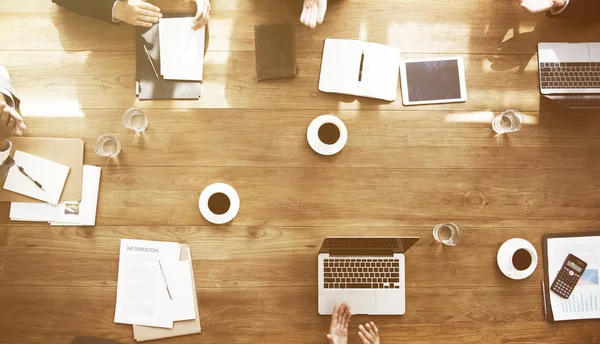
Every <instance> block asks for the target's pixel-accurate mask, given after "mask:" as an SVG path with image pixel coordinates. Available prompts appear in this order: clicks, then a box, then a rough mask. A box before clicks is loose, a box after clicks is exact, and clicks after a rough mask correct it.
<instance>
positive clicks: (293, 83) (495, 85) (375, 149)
mask: <svg viewBox="0 0 600 344" xmlns="http://www.w3.org/2000/svg"><path fill="white" fill-rule="evenodd" d="M157 4H158V5H159V6H161V7H162V8H163V11H165V12H169V11H170V12H181V11H186V10H192V11H193V10H194V8H195V7H194V5H189V6H188V5H184V4H183V1H179V0H170V1H167V0H163V1H161V2H157ZM299 10H300V5H299V4H298V3H295V2H291V1H283V0H237V1H229V0H215V1H214V2H213V3H212V12H211V18H212V21H211V23H210V28H209V32H210V40H209V43H208V52H207V54H206V60H205V82H204V85H203V95H202V98H201V99H200V100H199V101H196V102H194V101H192V102H183V101H148V102H138V101H137V100H136V99H135V96H134V85H135V56H134V29H133V28H131V27H127V26H125V25H121V26H116V25H110V24H106V23H102V22H99V21H96V20H92V19H89V18H85V17H81V16H78V15H76V14H73V13H71V12H68V11H66V10H61V9H59V8H58V7H56V6H54V5H53V4H52V3H50V1H48V0H28V1H26V2H24V1H2V3H1V4H0V35H1V42H2V44H1V46H0V63H2V64H4V65H5V66H6V67H7V68H8V70H9V71H10V72H11V73H12V77H13V80H14V83H15V86H16V87H17V89H18V90H19V91H20V95H21V97H22V100H23V105H22V112H23V114H24V115H25V116H26V117H27V118H26V119H27V124H28V126H29V129H28V130H27V133H26V135H27V136H47V137H73V138H83V139H84V140H85V144H86V147H85V163H86V164H93V165H99V166H102V181H101V189H100V200H99V210H98V217H97V226H96V227H93V228H55V227H52V228H51V227H49V226H46V225H41V224H16V223H10V222H8V221H7V220H6V219H5V220H4V221H3V222H2V223H3V224H2V225H1V226H0V342H2V343H68V342H70V341H71V340H72V339H73V338H74V337H75V336H78V335H96V336H100V337H105V338H111V339H115V340H118V341H120V342H121V343H132V342H133V335H132V329H131V326H128V325H118V324H114V323H113V316H114V309H115V295H116V287H117V264H118V259H119V256H118V252H119V240H120V239H121V238H137V239H149V240H165V241H177V242H182V243H187V244H189V245H190V246H191V249H192V256H193V260H194V262H193V264H194V270H195V275H196V286H197V295H198V302H199V307H200V313H201V320H202V331H203V332H202V334H201V335H199V336H189V337H181V338H177V339H171V340H169V341H163V342H164V343H325V342H326V338H325V334H326V333H327V330H328V325H329V318H328V317H322V316H319V315H318V314H317V264H316V257H317V252H318V248H319V245H320V244H321V242H322V240H323V238H324V237H326V236H328V235H419V236H421V237H422V239H421V241H420V242H419V243H418V244H417V245H415V247H413V248H412V249H411V250H410V251H409V252H408V255H407V269H406V283H407V288H406V294H407V313H406V315H404V316H398V317H366V316H355V317H353V320H352V324H351V326H352V328H351V333H350V343H358V337H357V335H356V327H357V326H358V324H359V323H361V322H362V323H364V322H365V321H367V320H368V319H369V320H373V321H375V322H376V323H377V325H378V326H379V328H380V330H381V334H382V338H383V343H385V344H388V343H461V344H467V343H600V326H599V323H598V321H587V322H584V321H581V322H571V323H557V324H550V323H547V322H546V321H545V320H544V316H543V309H542V294H541V288H540V281H541V279H542V274H543V268H544V267H543V265H542V263H540V264H539V266H538V268H537V270H536V271H535V273H534V274H533V276H531V277H530V278H528V279H526V280H524V281H512V280H509V279H507V278H506V277H504V276H503V275H502V274H501V272H500V271H499V270H498V268H497V266H496V252H497V250H498V248H499V246H500V245H501V244H502V242H504V241H505V240H507V239H510V238H513V237H522V238H525V239H527V240H529V241H531V242H532V243H533V244H534V245H535V247H536V249H537V250H538V253H540V254H541V250H542V246H541V236H542V235H543V234H544V233H551V232H574V231H591V230H593V229H596V228H597V227H598V225H599V222H600V215H599V208H600V197H599V196H598V189H599V188H600V159H599V153H598V152H599V149H600V116H597V113H570V112H567V111H564V110H562V109H560V108H557V107H554V106H551V105H549V104H546V103H545V102H541V101H540V98H539V92H538V77H537V59H536V56H535V53H536V47H537V42H539V41H585V40H594V39H596V40H597V38H598V32H599V31H598V30H599V29H600V26H598V25H595V26H594V25H589V24H585V23H579V22H567V21H562V20H550V19H547V18H545V17H544V16H543V15H538V16H533V15H529V14H527V13H524V12H523V11H522V10H520V9H519V8H518V6H517V5H516V4H515V3H514V1H510V0H506V1H493V0H464V1H454V2H448V1H445V0H422V1H409V0H369V1H358V0H344V1H340V2H339V3H336V4H332V5H331V6H330V7H329V9H328V12H327V16H326V21H325V23H324V24H323V25H321V26H319V28H318V29H316V30H309V29H307V28H305V27H303V26H301V25H297V26H296V29H295V31H296V40H297V61H298V68H299V72H298V76H297V77H296V78H295V79H292V80H281V81H273V82H261V83H257V82H256V81H255V61H254V41H253V25H254V24H257V23H274V22H281V21H286V20H289V21H291V22H293V23H297V24H299V22H298V18H299ZM326 37H335V38H350V39H363V40H368V41H373V42H379V43H384V44H390V45H393V46H397V47H400V48H401V49H402V52H403V54H404V56H410V57H412V56H419V55H424V56H448V55H449V56H452V55H458V56H462V57H463V58H464V59H465V64H466V74H467V88H468V97H469V100H468V101H467V102H466V103H461V104H444V105H437V106H420V107H404V106H403V105H402V102H401V99H400V95H399V96H398V99H397V100H396V101H395V102H393V103H385V102H379V101H375V100H369V99H358V100H356V99H353V98H349V97H343V96H339V95H333V94H325V93H321V92H319V91H317V82H318V73H319V67H320V57H321V49H322V44H323V39H324V38H326ZM131 106H137V107H141V108H143V109H144V110H145V111H146V112H147V115H148V117H149V120H150V126H149V128H148V130H147V131H146V133H145V135H144V136H142V137H141V138H137V139H136V138H135V137H134V135H133V134H132V133H131V132H128V131H127V130H126V129H125V128H124V127H123V125H122V124H121V114H122V113H123V111H124V110H125V109H126V108H128V107H131ZM509 108H516V109H520V110H522V111H523V112H525V113H526V114H527V117H526V125H525V126H524V127H523V129H522V130H521V131H520V132H519V133H516V134H513V135H507V136H503V137H495V136H494V135H493V133H492V132H491V128H490V119H491V117H492V116H493V114H497V113H499V112H500V111H503V110H506V109H509ZM325 113H331V114H335V115H337V116H339V117H340V118H341V119H342V120H343V121H344V122H345V123H346V125H347V127H348V130H349V141H348V144H347V146H346V148H345V149H344V150H343V151H342V152H341V153H340V154H338V155H337V156H334V157H322V156H318V155H316V154H315V153H313V152H312V151H311V150H310V148H309V146H308V144H307V142H306V136H305V135H306V128H307V126H308V124H309V123H310V121H311V120H312V119H313V118H314V117H316V116H318V115H321V114H325ZM102 133H114V134H115V135H116V137H117V138H118V139H119V140H120V141H121V143H122V144H123V151H122V153H121V155H119V157H118V159H117V160H116V161H108V160H104V159H102V158H100V157H98V156H96V155H95V154H94V151H93V147H92V142H93V140H94V138H95V137H97V136H98V135H99V134H102ZM213 182H225V183H228V184H230V185H232V186H234V187H235V188H236V189H237V191H238V193H239V195H240V197H241V210H240V212H239V215H238V216H237V218H236V219H235V220H234V221H233V223H231V224H229V225H224V226H213V225H209V223H207V222H206V221H205V220H204V219H203V218H202V217H201V215H200V213H199V211H198V208H197V201H198V197H199V194H200V192H201V191H202V189H203V188H204V187H206V186H207V185H209V184H211V183H213ZM5 210H6V209H5ZM5 215H6V211H5ZM445 221H454V222H456V223H458V224H459V225H460V226H461V228H462V229H463V236H462V242H461V243H460V244H459V246H457V247H454V248H448V247H440V246H439V245H437V244H436V243H435V242H434V240H433V238H432V236H431V230H432V228H433V226H434V225H435V224H436V223H440V222H445ZM157 343H161V342H160V341H159V342H157Z"/></svg>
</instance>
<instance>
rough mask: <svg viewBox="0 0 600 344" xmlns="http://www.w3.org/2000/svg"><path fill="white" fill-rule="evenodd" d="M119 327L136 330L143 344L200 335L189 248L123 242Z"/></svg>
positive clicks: (136, 336)
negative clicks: (178, 336) (154, 328)
mask: <svg viewBox="0 0 600 344" xmlns="http://www.w3.org/2000/svg"><path fill="white" fill-rule="evenodd" d="M114 321H115V322H116V323H121V324H131V325H134V335H135V338H136V340H138V341H143V340H150V339H157V338H166V337H173V336H177V335H185V334H192V333H199V332H200V318H199V315H198V306H197V303H196V288H195V284H194V274H193V269H192V266H191V257H190V254H189V247H187V245H180V244H178V243H171V242H161V241H146V240H131V239H122V240H121V250H120V257H119V274H118V283H117V303H116V310H115V319H114ZM180 323H181V324H180ZM178 324H179V325H180V326H176V325H178ZM140 325H141V326H140ZM142 326H149V327H142ZM153 327H156V328H162V329H156V330H153V329H152V328H153Z"/></svg>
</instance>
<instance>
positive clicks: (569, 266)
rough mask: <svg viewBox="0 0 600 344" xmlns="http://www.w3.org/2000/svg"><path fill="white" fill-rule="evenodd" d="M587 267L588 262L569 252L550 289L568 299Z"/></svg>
mask: <svg viewBox="0 0 600 344" xmlns="http://www.w3.org/2000/svg"><path fill="white" fill-rule="evenodd" d="M586 267H587V263H586V262H584V261H583V260H581V259H579V258H577V257H575V256H574V255H572V254H569V255H568V256H567V259H565V262H564V263H563V265H562V267H561V268H560V271H559V272H558V275H556V278H555V279H554V282H553V283H552V287H550V290H552V291H553V292H555V293H557V294H558V296H560V297H562V298H565V299H568V298H569V296H570V295H571V292H572V291H573V289H574V288H575V286H576V285H577V282H578V281H579V277H581V274H582V273H583V272H584V271H585V268H586Z"/></svg>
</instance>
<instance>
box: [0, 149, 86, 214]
mask: <svg viewBox="0 0 600 344" xmlns="http://www.w3.org/2000/svg"><path fill="white" fill-rule="evenodd" d="M11 141H12V149H11V152H10V155H11V156H12V157H13V159H14V160H17V159H20V158H19V157H18V156H17V155H16V152H17V151H21V152H25V153H27V154H29V155H33V156H36V157H38V158H44V159H46V160H50V161H53V162H55V163H58V164H60V165H64V166H68V167H69V174H68V176H67V180H66V182H65V183H64V188H63V189H62V193H61V196H60V199H59V201H58V202H56V203H60V202H65V201H81V181H82V178H83V140H81V139H64V138H43V137H13V138H12V140H11ZM19 155H20V154H19ZM26 159H27V158H26ZM18 163H19V162H18ZM35 164H36V165H37V162H36V163H35ZM23 167H25V171H26V172H27V173H28V174H30V175H31V177H33V178H34V179H42V178H48V176H40V174H41V173H42V172H43V173H44V174H46V173H45V172H46V171H44V170H39V171H38V170H28V169H27V167H26V166H23ZM53 170H54V169H53ZM14 172H19V171H18V170H15V171H14ZM7 177H8V173H6V175H5V176H4V177H0V183H1V184H2V186H4V185H5V184H6V178H7ZM30 182H31V181H30ZM38 182H41V180H38ZM40 184H41V185H42V186H43V187H44V189H46V186H47V185H45V184H44V183H40ZM51 184H52V185H53V186H54V185H55V184H61V183H60V181H59V182H57V181H56V180H52V181H51ZM34 185H35V184H34ZM15 190H16V192H13V191H9V190H7V189H5V188H3V187H2V188H0V202H44V200H39V199H36V198H33V197H30V196H28V195H25V194H21V193H20V190H19V189H18V188H17V189H15Z"/></svg>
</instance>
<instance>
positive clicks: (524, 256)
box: [512, 248, 532, 271]
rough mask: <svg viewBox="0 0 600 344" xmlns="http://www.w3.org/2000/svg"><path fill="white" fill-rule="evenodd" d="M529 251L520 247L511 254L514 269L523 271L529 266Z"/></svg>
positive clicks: (530, 259)
mask: <svg viewBox="0 0 600 344" xmlns="http://www.w3.org/2000/svg"><path fill="white" fill-rule="evenodd" d="M531 261H532V258H531V253H529V251H527V250H526V249H523V248H520V249H518V250H517V251H515V253H514V254H513V257H512V263H513V266H514V267H515V269H517V270H520V271H523V270H527V269H528V268H529V267H530V266H531Z"/></svg>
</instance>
